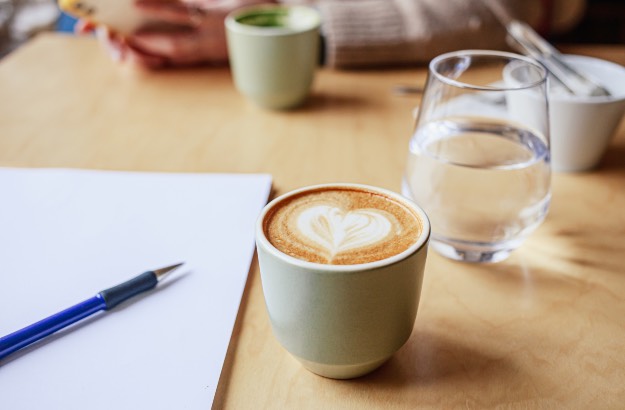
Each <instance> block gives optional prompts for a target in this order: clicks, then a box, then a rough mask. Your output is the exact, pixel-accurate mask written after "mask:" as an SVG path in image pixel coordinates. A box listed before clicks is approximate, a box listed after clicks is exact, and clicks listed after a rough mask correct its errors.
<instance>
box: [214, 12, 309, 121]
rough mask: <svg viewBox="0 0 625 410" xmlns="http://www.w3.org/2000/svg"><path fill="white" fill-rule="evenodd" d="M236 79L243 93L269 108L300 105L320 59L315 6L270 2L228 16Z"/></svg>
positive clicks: (232, 66)
mask: <svg viewBox="0 0 625 410" xmlns="http://www.w3.org/2000/svg"><path fill="white" fill-rule="evenodd" d="M225 24H226V35H227V43H228V54H229V59H230V66H231V69H232V75H233V77H234V83H235V85H236V87H237V89H238V90H239V92H241V93H242V94H243V95H245V96H246V97H248V98H249V99H250V100H252V101H253V102H255V103H256V104H258V105H260V106H262V107H265V108H271V109H288V108H293V107H296V106H298V105H300V104H302V103H303V102H304V101H305V100H306V97H307V96H308V94H309V92H310V88H311V86H312V83H313V78H314V73H315V70H316V68H317V65H318V62H319V26H320V24H321V17H320V14H319V12H318V11H317V10H315V9H314V8H311V7H307V6H295V5H294V6H289V5H278V4H266V5H257V6H250V7H244V8H241V9H237V10H235V11H234V12H232V13H230V14H229V15H228V16H227V17H226V22H225Z"/></svg>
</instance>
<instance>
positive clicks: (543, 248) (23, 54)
mask: <svg viewBox="0 0 625 410" xmlns="http://www.w3.org/2000/svg"><path fill="white" fill-rule="evenodd" d="M569 51H574V52H578V53H580V54H590V55H597V56H601V57H603V58H607V59H610V60H613V61H616V62H619V63H621V64H625V47H612V48H608V47H585V48H581V47H578V48H573V49H571V50H569ZM424 79H425V70H424V69H423V68H417V69H410V70H394V71H361V72H334V71H329V70H322V71H321V72H320V73H319V76H318V78H317V81H316V84H315V87H314V93H313V94H314V95H313V96H312V98H311V101H310V102H309V103H308V104H307V105H306V106H305V107H303V108H301V109H299V110H296V111H292V112H269V111H264V110H262V109H259V108H257V107H255V106H253V105H251V104H250V103H248V102H246V101H245V100H244V99H243V98H242V97H241V96H240V95H239V94H238V93H237V92H236V91H235V90H234V89H233V86H232V82H231V78H230V75H229V73H228V71H227V70H226V69H191V70H181V71H175V72H174V71H170V72H156V73H150V72H141V71H137V70H132V69H129V68H128V67H120V66H117V65H115V64H114V63H112V62H111V61H110V60H109V59H108V58H107V57H106V56H105V54H104V53H103V52H102V51H101V50H100V49H99V48H98V46H97V44H96V42H95V41H94V40H92V39H88V38H73V37H63V36H57V35H45V36H42V37H39V38H37V39H36V40H34V41H33V42H31V43H30V44H28V45H27V46H25V47H24V48H22V49H20V50H18V51H17V52H15V53H14V54H12V55H9V56H8V57H7V58H6V59H4V60H2V61H1V62H0V166H17V167H75V168H94V169H115V170H141V171H173V172H237V173H238V172H267V173H271V174H273V177H274V181H275V189H276V191H277V193H283V192H285V191H287V190H290V189H293V188H296V187H299V186H303V185H308V184H313V183H323V182H332V181H346V182H359V183H367V184H372V185H378V186H381V187H385V188H389V189H393V190H399V188H400V180H401V176H402V170H403V167H404V163H405V159H406V152H407V151H406V150H407V143H408V139H409V136H410V133H411V128H412V119H411V117H412V112H413V109H414V108H415V106H416V105H417V104H418V99H417V98H416V97H406V96H397V95H393V93H392V92H391V89H392V87H393V85H395V84H397V83H407V84H415V85H416V84H421V83H423V81H424ZM215 195H219V193H218V192H216V193H215ZM623 406H625V126H621V128H620V129H619V132H618V136H617V138H616V139H615V141H614V142H613V143H612V145H611V147H610V150H609V152H608V153H607V155H606V157H605V158H604V160H603V162H602V164H601V166H600V167H599V168H598V169H597V170H596V171H594V172H591V173H584V174H556V175H555V176H554V178H553V205H552V208H551V211H550V214H549V216H548V218H547V220H546V221H545V223H544V224H543V225H542V226H541V227H540V228H539V229H538V231H537V232H535V233H534V234H533V235H532V236H531V237H530V239H529V240H528V241H527V242H526V243H525V244H524V245H523V246H522V248H521V249H519V250H518V251H516V252H515V253H514V254H513V255H512V257H511V258H510V259H508V260H507V261H505V262H502V263H499V264H495V265H467V264H462V263H457V262H452V261H449V260H446V259H444V258H442V257H441V256H439V255H437V254H435V253H433V252H432V253H431V254H430V256H429V259H428V264H427V267H426V274H425V281H424V287H423V294H422V299H421V304H420V308H419V313H418V317H417V321H416V325H415V329H414V332H413V334H412V336H411V338H410V340H409V341H408V343H407V344H406V345H405V346H404V347H403V348H402V349H401V350H400V351H399V352H398V353H397V354H396V355H395V356H394V357H393V358H392V359H391V360H390V361H389V362H388V363H387V364H385V365H384V366H383V367H382V368H380V369H379V370H377V371H375V372H374V373H372V374H370V375H368V376H365V377H362V378H359V379H356V380H351V381H335V380H329V379H325V378H322V377H318V376H315V375H313V374H311V373H309V372H308V371H306V370H304V369H303V368H302V367H301V366H300V365H299V364H298V363H297V362H296V361H295V360H294V359H292V358H291V357H290V356H289V355H288V354H287V353H286V352H285V351H284V350H283V349H282V348H281V347H280V346H279V345H278V343H277V341H276V340H275V338H274V337H273V336H272V334H271V329H270V326H269V322H268V317H267V313H266V311H265V307H264V301H263V295H262V289H261V284H260V277H259V275H258V266H257V265H256V263H254V265H253V266H252V269H251V273H250V276H249V280H248V283H247V287H246V290H245V294H244V296H243V300H242V304H241V309H240V311H239V315H238V318H237V324H236V327H235V331H234V334H233V337H232V341H231V344H230V347H229V350H228V356H227V359H226V363H225V365H224V368H223V372H222V376H221V380H220V383H219V386H218V391H217V395H216V397H215V403H214V407H216V408H222V407H223V408H231V409H259V408H278V409H282V408H293V409H295V408H297V409H306V408H310V409H332V408H341V409H346V408H347V409H360V408H385V409H392V408H419V407H424V408H485V407H500V408H569V409H570V408H580V409H586V408H601V409H605V408H623Z"/></svg>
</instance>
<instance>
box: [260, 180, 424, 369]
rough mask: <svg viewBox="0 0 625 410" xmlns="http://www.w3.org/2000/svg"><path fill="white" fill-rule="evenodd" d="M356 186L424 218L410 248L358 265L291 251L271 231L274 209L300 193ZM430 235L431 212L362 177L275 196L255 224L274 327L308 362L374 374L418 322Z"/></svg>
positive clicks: (297, 355) (313, 366) (293, 351)
mask: <svg viewBox="0 0 625 410" xmlns="http://www.w3.org/2000/svg"><path fill="white" fill-rule="evenodd" d="M337 186H338V187H356V188H362V189H365V190H368V191H373V192H377V193H381V194H382V195H385V196H387V197H390V198H393V199H394V200H396V201H397V202H399V203H401V204H404V205H405V206H406V207H407V208H408V209H409V210H411V211H413V212H414V214H415V215H416V216H417V217H418V219H419V220H420V221H421V223H422V225H421V226H422V230H421V234H420V235H419V237H418V239H417V240H416V241H415V242H414V243H413V244H412V245H411V246H410V247H409V248H408V249H406V250H405V251H404V252H401V253H400V254H397V255H394V256H391V257H389V258H387V259H383V260H379V261H375V262H368V263H362V264H356V265H327V264H321V263H313V262H307V261H304V260H301V259H296V258H294V257H292V256H289V255H286V254H284V253H282V252H281V251H279V250H278V249H277V248H276V247H274V246H273V245H272V244H271V243H270V242H269V240H268V239H267V236H266V235H265V232H264V227H263V226H264V219H265V217H266V216H267V214H268V212H269V211H270V210H271V209H272V208H273V207H274V206H276V204H279V203H281V202H282V201H284V200H285V199H288V198H290V197H292V196H294V195H298V194H300V193H302V192H306V191H309V190H315V189H318V188H323V187H337ZM429 237H430V223H429V220H428V218H427V216H426V214H425V213H424V212H423V210H421V208H419V207H418V206H417V205H416V204H414V203H413V202H411V201H410V200H408V199H406V198H405V197H403V196H401V195H399V194H396V193H393V192H391V191H387V190H383V189H380V188H374V187H369V186H366V185H357V184H327V185H317V186H312V187H307V188H301V189H298V190H295V191H292V192H290V193H287V194H285V195H283V196H280V197H279V198H276V199H275V200H273V201H272V202H270V203H269V204H268V205H267V206H266V207H265V208H264V209H263V211H262V213H261V215H260V217H259V219H258V223H257V226H256V245H257V249H258V260H259V263H260V272H261V280H262V287H263V293H264V295H265V303H266V306H267V311H268V313H269V318H270V320H271V325H272V329H273V333H274V335H275V336H276V338H277V339H278V341H279V342H280V343H281V344H282V346H283V347H284V348H285V349H286V350H287V351H288V352H290V353H291V354H292V355H293V356H294V357H295V358H296V359H297V360H299V361H300V362H301V363H302V364H303V365H304V367H305V368H307V369H308V370H310V371H312V372H313V373H316V374H319V375H321V376H325V377H330V378H335V379H347V378H353V377H358V376H361V375H364V374H366V373H369V372H371V371H373V370H374V369H376V368H377V367H379V366H380V365H382V364H383V363H384V362H385V361H386V360H388V359H389V358H390V357H391V356H392V355H393V354H394V353H395V352H396V351H397V350H399V348H400V347H401V346H402V345H403V344H404V343H405V342H406V341H407V340H408V338H409V337H410V334H411V333H412V329H413V326H414V322H415V318H416V314H417V307H418V305H419V297H420V294H421V284H422V280H423V271H424V266H425V261H426V256H427V245H428V241H429Z"/></svg>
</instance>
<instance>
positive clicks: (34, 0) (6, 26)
mask: <svg viewBox="0 0 625 410" xmlns="http://www.w3.org/2000/svg"><path fill="white" fill-rule="evenodd" d="M520 1H523V0H520ZM543 1H546V2H549V1H550V0H543ZM573 3H576V2H573ZM565 4H566V3H565ZM576 20H577V21H576V22H575V24H574V25H573V26H572V27H570V28H567V30H566V31H565V32H562V33H554V32H548V31H549V30H548V28H547V29H545V30H542V31H543V32H542V33H541V34H543V35H544V36H545V37H547V39H548V40H550V41H552V42H553V43H555V44H556V45H557V44H625V1H623V0H587V1H586V4H585V10H584V11H583V13H581V14H580V17H579V19H576ZM74 23H75V21H74V19H73V18H71V17H69V16H67V15H65V14H63V13H61V12H60V11H59V9H58V6H57V4H56V1H55V0H0V58H3V57H4V56H6V55H7V54H8V53H10V52H11V51H13V50H15V49H16V48H18V47H19V46H20V45H21V44H23V43H24V42H25V41H27V40H28V39H29V38H31V37H33V36H35V35H36V34H37V33H40V32H42V31H60V32H69V33H71V32H73V27H74ZM539 30H540V28H539Z"/></svg>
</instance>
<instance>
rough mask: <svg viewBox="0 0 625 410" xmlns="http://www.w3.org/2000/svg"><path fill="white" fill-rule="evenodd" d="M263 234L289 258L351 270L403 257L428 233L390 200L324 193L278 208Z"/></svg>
mask: <svg viewBox="0 0 625 410" xmlns="http://www.w3.org/2000/svg"><path fill="white" fill-rule="evenodd" d="M263 229H264V232H265V235H266V236H267V238H268V240H269V242H271V244H272V245H274V246H275V247H276V248H277V249H278V250H280V251H281V252H283V253H285V254H287V255H290V256H293V257H295V258H298V259H303V260H306V261H309V262H316V263H324V264H332V265H351V264H358V263H366V262H373V261H376V260H382V259H386V258H388V257H390V256H393V255H396V254H398V253H401V252H403V251H404V250H406V249H407V248H408V247H410V245H412V244H413V243H415V242H416V241H417V239H418V238H419V236H420V234H421V231H422V230H423V227H422V223H421V221H420V219H419V217H418V216H416V215H415V214H414V213H413V212H412V211H411V210H410V209H409V208H407V207H406V206H405V205H403V204H402V203H400V202H398V201H397V200H395V199H392V198H390V197H388V196H386V195H383V194H380V193H377V192H374V191H368V190H365V189H360V188H353V187H349V188H348V187H345V188H337V187H324V188H318V189H315V190H313V191H308V192H303V193H300V194H297V195H295V196H293V197H289V198H286V199H285V200H283V201H282V202H280V203H278V204H276V205H275V206H274V207H273V208H272V209H271V210H270V211H269V212H268V213H267V215H266V217H265V219H264V221H263Z"/></svg>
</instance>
